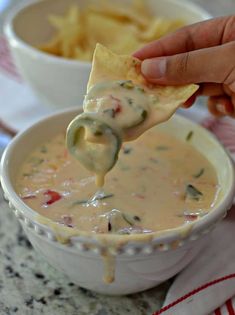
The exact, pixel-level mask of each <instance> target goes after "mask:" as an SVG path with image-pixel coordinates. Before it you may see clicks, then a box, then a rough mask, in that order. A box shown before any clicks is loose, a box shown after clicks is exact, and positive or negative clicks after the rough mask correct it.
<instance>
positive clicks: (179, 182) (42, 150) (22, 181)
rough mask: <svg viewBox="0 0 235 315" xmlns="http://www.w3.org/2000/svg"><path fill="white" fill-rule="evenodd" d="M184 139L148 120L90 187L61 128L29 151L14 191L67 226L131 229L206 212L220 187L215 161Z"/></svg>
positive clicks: (171, 224) (158, 226)
mask: <svg viewBox="0 0 235 315" xmlns="http://www.w3.org/2000/svg"><path fill="white" fill-rule="evenodd" d="M189 139H190V136H189V137H187V139H185V141H184V142H183V141H182V142H181V141H179V140H177V139H175V138H174V137H172V136H169V135H166V134H164V133H162V132H161V133H160V132H159V131H158V130H157V128H152V129H151V130H149V131H148V132H146V133H145V134H144V135H142V136H141V137H140V138H138V139H137V140H135V141H133V142H131V143H127V144H125V145H123V146H122V148H121V151H120V153H119V158H118V162H117V164H116V166H115V167H114V168H113V169H112V171H111V172H109V173H108V175H107V178H106V182H105V186H104V187H103V190H102V191H100V192H96V190H97V187H96V185H95V176H94V175H92V174H91V173H89V172H88V171H87V170H86V169H84V168H83V167H82V166H81V164H80V163H79V162H78V161H77V160H75V158H73V157H71V156H70V155H69V154H68V152H67V150H66V148H65V136H64V135H63V134H60V135H58V136H57V137H56V138H54V139H52V140H50V141H48V142H46V143H45V144H43V145H41V146H40V147H38V148H37V149H36V150H35V151H34V152H32V154H31V155H30V156H29V157H28V159H27V160H26V162H25V163H24V164H23V165H22V167H21V169H20V171H19V175H18V179H17V191H18V193H19V195H20V197H21V198H22V199H23V201H24V202H25V203H26V204H27V205H28V206H30V207H31V208H32V209H34V210H35V211H36V212H38V213H39V214H41V215H43V216H45V217H47V218H50V219H51V220H53V221H55V222H58V224H62V225H65V226H68V227H71V228H74V229H75V228H77V229H79V230H83V231H92V232H95V233H118V234H130V233H150V232H155V231H161V230H165V229H170V228H175V227H178V226H180V225H182V224H186V223H187V222H191V221H193V220H195V219H197V218H198V217H201V216H203V215H205V214H207V213H208V212H209V211H210V210H211V208H212V207H213V205H214V203H215V201H216V197H217V194H218V189H219V188H218V182H217V177H216V172H215V170H214V168H213V167H212V165H211V164H210V163H209V161H208V160H207V159H206V158H205V157H203V156H202V155H201V154H200V153H199V152H198V151H196V150H195V148H194V147H193V146H191V145H190V140H189ZM187 140H189V141H187Z"/></svg>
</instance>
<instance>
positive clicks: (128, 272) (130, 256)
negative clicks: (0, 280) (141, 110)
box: [0, 110, 235, 294]
mask: <svg viewBox="0 0 235 315" xmlns="http://www.w3.org/2000/svg"><path fill="white" fill-rule="evenodd" d="M76 113H77V112H76V111H74V110H70V111H67V112H61V113H57V114H54V115H52V116H50V117H48V118H46V119H44V120H41V121H40V122H38V123H36V124H35V125H33V126H32V127H30V128H28V129H27V130H26V131H24V132H23V133H21V134H19V135H17V136H16V137H15V138H14V140H13V141H12V142H11V144H10V145H9V146H8V148H7V149H6V151H5V153H4V155H3V157H2V161H1V169H0V170H1V183H2V188H3V190H4V193H5V197H6V199H7V200H9V205H10V207H11V208H12V209H13V211H14V213H15V215H16V216H17V217H18V219H19V221H20V223H21V224H22V226H23V228H24V230H25V233H26V234H27V236H28V238H29V240H30V241H31V243H32V244H33V246H34V248H35V249H36V250H37V251H39V253H41V254H42V256H44V257H45V259H46V260H47V261H48V262H49V263H50V264H51V265H52V266H54V267H55V268H57V269H59V270H61V271H62V272H64V273H65V274H66V275H67V276H68V277H69V278H70V279H71V280H72V281H73V282H75V283H77V284H78V285H80V286H82V287H85V288H88V289H91V290H94V291H97V292H100V293H104V294H129V293H134V292H139V291H142V290H145V289H148V288H151V287H154V286H156V285H157V284H159V283H161V282H163V281H165V280H166V279H169V278H170V277H172V276H174V275H175V274H176V273H178V272H179V271H181V270H182V269H183V268H184V267H185V266H186V265H187V264H189V263H190V261H191V260H192V259H193V258H194V257H195V256H197V255H198V254H199V252H200V249H201V248H202V247H203V246H204V245H206V242H207V239H208V232H210V231H211V230H212V229H213V228H214V226H215V225H216V224H217V222H219V221H220V220H221V219H222V218H223V217H224V216H225V215H226V212H227V210H228V209H229V208H230V206H231V204H232V201H233V197H234V190H235V182H234V169H233V164H232V162H231V160H230V158H229V156H228V154H227V153H226V151H225V150H224V149H223V147H222V146H221V145H220V144H219V142H218V141H217V140H216V139H215V138H214V136H213V135H211V134H210V133H209V132H208V131H206V130H205V129H203V128H202V127H200V126H198V125H196V124H194V123H192V122H191V121H189V120H187V119H185V118H182V117H181V116H177V115H175V116H174V117H173V118H172V119H170V120H169V121H168V122H167V123H164V124H161V125H159V126H158V128H159V129H161V130H163V131H164V132H166V133H169V134H173V135H174V136H175V137H177V138H179V139H182V140H185V137H186V135H187V134H188V132H189V131H191V130H193V131H194V136H193V138H192V140H191V144H192V145H193V146H195V147H196V148H197V149H198V150H199V151H200V152H201V153H202V154H203V155H204V156H205V157H207V159H208V160H210V162H211V163H212V165H213V166H214V167H215V169H216V171H217V175H218V181H219V184H220V186H221V192H220V197H219V200H218V202H217V203H216V205H215V207H214V209H213V210H212V211H211V212H210V213H209V214H208V215H206V216H205V217H203V218H201V219H200V220H198V221H196V222H195V223H194V225H193V226H191V229H188V228H187V229H185V230H184V231H183V230H182V229H180V228H178V229H174V230H169V231H166V232H164V233H154V234H153V238H152V239H148V238H146V235H141V234H139V236H140V238H139V240H136V239H135V238H136V236H133V235H132V236H131V235H123V236H121V238H122V241H123V243H122V244H120V246H119V248H118V249H117V250H116V251H115V248H114V247H115V246H114V247H113V244H114V245H115V244H116V243H117V242H118V237H119V238H120V236H117V235H109V234H105V235H102V234H99V235H92V234H89V233H88V234H87V235H80V236H75V237H71V239H70V242H69V243H68V244H61V243H59V242H58V241H56V233H55V231H54V230H53V229H51V228H50V227H49V226H47V225H43V224H41V223H39V222H38V219H37V214H36V212H34V211H33V210H32V209H30V208H29V207H28V206H26V205H25V204H24V202H23V201H22V200H21V199H20V198H19V197H18V195H17V193H16V191H15V178H16V175H17V172H18V169H19V167H20V165H21V164H22V162H23V161H24V160H25V158H26V157H27V156H28V155H29V153H30V152H31V151H32V150H33V149H34V148H35V146H38V145H40V144H41V143H43V142H44V141H45V140H46V139H50V138H51V137H53V136H55V135H56V134H58V133H59V132H63V131H64V130H65V128H66V126H67V125H68V123H69V122H70V121H71V119H72V118H73V117H74V116H75V114H76ZM22 148H24V149H23V150H22ZM189 163H190V162H189ZM156 176H157V174H156ZM156 202H157V200H156ZM70 230H71V229H70ZM102 239H105V240H106V244H107V245H105V244H104V243H103V241H102ZM111 247H112V254H113V255H114V256H115V257H116V268H115V281H114V282H113V283H111V284H105V283H104V282H103V280H102V278H103V274H104V261H103V256H102V253H104V252H105V250H106V249H107V248H109V249H110V248H111ZM106 263H107V261H106Z"/></svg>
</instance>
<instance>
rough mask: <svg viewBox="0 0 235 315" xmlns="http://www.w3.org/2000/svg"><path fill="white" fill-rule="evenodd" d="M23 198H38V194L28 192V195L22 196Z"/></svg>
mask: <svg viewBox="0 0 235 315" xmlns="http://www.w3.org/2000/svg"><path fill="white" fill-rule="evenodd" d="M21 198H22V199H23V200H27V199H34V198H36V195H34V194H28V195H25V196H22V197H21Z"/></svg>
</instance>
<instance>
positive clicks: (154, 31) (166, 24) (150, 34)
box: [139, 17, 185, 42]
mask: <svg viewBox="0 0 235 315" xmlns="http://www.w3.org/2000/svg"><path fill="white" fill-rule="evenodd" d="M184 24H185V23H184V22H183V21H182V20H180V19H178V20H176V19H174V20H169V19H166V18H162V17H157V18H154V19H153V21H151V22H150V23H149V26H148V28H147V29H146V30H145V31H143V32H140V33H139V38H140V39H141V40H143V41H146V42H150V41H153V40H156V39H158V38H160V37H162V36H164V35H166V34H168V33H170V32H172V31H175V30H177V29H178V28H180V27H182V26H183V25H184Z"/></svg>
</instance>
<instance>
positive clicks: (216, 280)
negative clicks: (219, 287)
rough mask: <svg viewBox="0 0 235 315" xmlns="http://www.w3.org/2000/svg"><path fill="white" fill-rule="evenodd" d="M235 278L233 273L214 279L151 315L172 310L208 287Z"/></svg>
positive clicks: (158, 314)
mask: <svg viewBox="0 0 235 315" xmlns="http://www.w3.org/2000/svg"><path fill="white" fill-rule="evenodd" d="M233 278H235V273H232V274H230V275H227V276H225V277H222V278H219V279H215V280H213V281H211V282H208V283H206V284H203V285H202V286H200V287H198V288H197V289H195V290H193V291H191V292H189V293H187V294H185V295H184V296H182V297H180V298H179V299H177V300H176V301H174V302H172V303H170V304H168V305H166V306H164V307H163V308H161V309H160V310H159V311H157V312H155V313H153V314H152V315H160V314H162V313H164V312H166V311H168V310H169V309H170V308H173V307H174V306H175V305H177V304H179V303H181V302H183V301H185V300H187V299H188V298H189V297H191V296H193V295H196V294H197V293H199V292H201V291H203V290H205V289H208V288H209V287H211V286H213V285H216V284H218V283H221V282H223V281H226V280H231V279H233Z"/></svg>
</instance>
